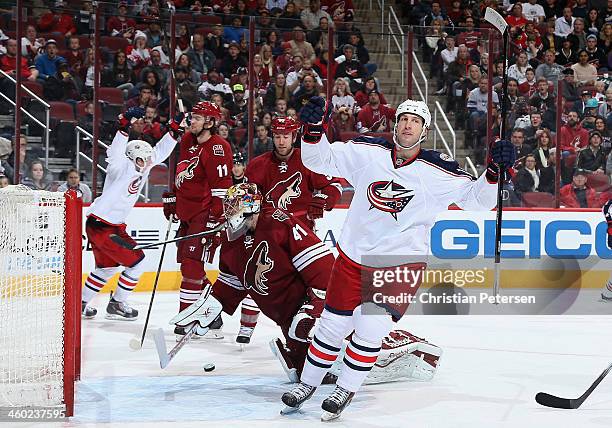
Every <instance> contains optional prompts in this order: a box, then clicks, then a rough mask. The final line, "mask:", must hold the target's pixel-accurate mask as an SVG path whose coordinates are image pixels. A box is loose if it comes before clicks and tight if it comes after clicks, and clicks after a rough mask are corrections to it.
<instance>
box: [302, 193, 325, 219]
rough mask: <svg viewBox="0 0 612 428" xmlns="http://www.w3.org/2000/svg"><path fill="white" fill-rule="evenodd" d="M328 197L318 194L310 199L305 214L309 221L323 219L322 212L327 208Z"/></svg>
mask: <svg viewBox="0 0 612 428" xmlns="http://www.w3.org/2000/svg"><path fill="white" fill-rule="evenodd" d="M327 198H328V196H327V195H326V194H324V193H318V194H316V195H314V196H313V197H312V200H311V201H310V203H309V204H308V208H307V210H308V211H307V214H306V216H307V217H308V219H309V220H316V219H318V218H321V217H323V211H325V209H326V208H327Z"/></svg>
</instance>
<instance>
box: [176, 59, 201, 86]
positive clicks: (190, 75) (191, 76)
mask: <svg viewBox="0 0 612 428" xmlns="http://www.w3.org/2000/svg"><path fill="white" fill-rule="evenodd" d="M176 64H177V65H178V66H180V67H183V68H185V69H186V70H187V79H188V80H189V81H190V82H191V83H193V84H196V85H197V84H199V83H200V82H201V81H202V77H201V75H202V73H199V72H197V71H196V70H194V69H193V66H192V64H191V57H190V56H189V55H187V54H186V53H184V54H181V55H180V56H179V57H178V58H177V60H176Z"/></svg>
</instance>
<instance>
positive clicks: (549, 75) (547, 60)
mask: <svg viewBox="0 0 612 428" xmlns="http://www.w3.org/2000/svg"><path fill="white" fill-rule="evenodd" d="M562 72H563V67H562V66H560V65H559V64H557V63H555V52H554V51H552V50H548V51H546V52H545V53H544V62H543V63H542V64H540V65H538V68H536V72H535V75H536V79H540V77H543V78H545V79H546V80H548V81H549V82H551V83H556V82H557V80H559V76H560V75H561V73H562Z"/></svg>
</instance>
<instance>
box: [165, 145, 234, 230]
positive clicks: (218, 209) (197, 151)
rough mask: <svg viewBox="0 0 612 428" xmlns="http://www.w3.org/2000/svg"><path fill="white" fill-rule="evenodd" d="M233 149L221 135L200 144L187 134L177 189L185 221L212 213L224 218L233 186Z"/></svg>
mask: <svg viewBox="0 0 612 428" xmlns="http://www.w3.org/2000/svg"><path fill="white" fill-rule="evenodd" d="M231 173H232V148H231V146H230V144H229V143H228V142H227V141H225V140H224V139H223V138H222V137H220V136H218V135H213V136H212V137H211V138H210V139H209V140H208V141H206V142H204V143H202V144H197V140H196V138H195V136H194V135H193V134H191V133H186V134H185V135H183V138H182V139H181V143H180V152H179V161H178V163H177V165H176V175H175V178H174V186H175V193H176V214H177V215H178V217H179V219H180V220H182V221H191V220H192V219H194V218H195V217H196V216H202V219H203V221H206V220H207V218H208V214H209V212H210V214H211V215H212V216H214V217H217V218H218V217H221V215H222V214H223V198H224V197H225V192H226V190H227V189H228V188H229V187H230V186H231V185H232V175H231Z"/></svg>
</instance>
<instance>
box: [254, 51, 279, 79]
mask: <svg viewBox="0 0 612 428" xmlns="http://www.w3.org/2000/svg"><path fill="white" fill-rule="evenodd" d="M259 55H260V56H261V62H262V66H263V68H264V69H265V70H266V74H267V75H268V76H269V77H270V79H272V78H274V76H276V73H277V72H278V70H277V68H276V65H275V64H274V57H273V56H272V47H271V46H270V45H269V44H267V43H264V44H263V45H262V46H261V49H260V50H259ZM270 79H269V80H270Z"/></svg>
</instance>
